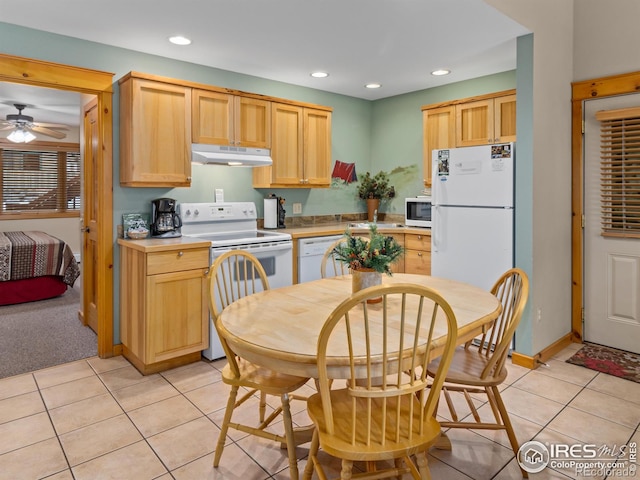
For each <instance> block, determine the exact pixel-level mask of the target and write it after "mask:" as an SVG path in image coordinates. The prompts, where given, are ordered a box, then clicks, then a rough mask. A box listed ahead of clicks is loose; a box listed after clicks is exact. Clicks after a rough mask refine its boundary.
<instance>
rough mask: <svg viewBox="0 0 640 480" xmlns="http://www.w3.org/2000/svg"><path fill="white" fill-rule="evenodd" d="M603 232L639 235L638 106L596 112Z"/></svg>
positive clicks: (639, 126) (639, 114)
mask: <svg viewBox="0 0 640 480" xmlns="http://www.w3.org/2000/svg"><path fill="white" fill-rule="evenodd" d="M596 119H597V120H599V121H600V147H601V148H600V202H601V228H602V235H604V236H617V237H636V238H640V107H637V108H625V109H620V110H608V111H601V112H597V113H596Z"/></svg>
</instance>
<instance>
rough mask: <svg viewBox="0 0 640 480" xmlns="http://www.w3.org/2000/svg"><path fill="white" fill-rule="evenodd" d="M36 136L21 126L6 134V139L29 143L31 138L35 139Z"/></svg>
mask: <svg viewBox="0 0 640 480" xmlns="http://www.w3.org/2000/svg"><path fill="white" fill-rule="evenodd" d="M35 138H36V136H35V135H34V134H33V133H31V132H29V131H26V130H23V129H21V128H19V129H17V130H14V131H13V132H11V133H10V134H9V135H8V136H7V140H9V141H11V142H13V143H29V142H30V141H32V140H35Z"/></svg>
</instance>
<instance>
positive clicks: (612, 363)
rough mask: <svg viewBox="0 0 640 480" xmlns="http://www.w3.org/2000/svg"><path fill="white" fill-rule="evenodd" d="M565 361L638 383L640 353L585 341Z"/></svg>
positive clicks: (639, 379)
mask: <svg viewBox="0 0 640 480" xmlns="http://www.w3.org/2000/svg"><path fill="white" fill-rule="evenodd" d="M567 363H572V364H574V365H580V366H581V367H586V368H589V369H591V370H596V371H598V372H602V373H606V374H608V375H614V376H616V377H620V378H624V379H626V380H631V381H632V382H636V383H640V355H638V354H636V353H631V352H626V351H624V350H617V349H615V348H611V347H604V346H602V345H596V344H593V343H585V344H584V346H583V347H582V348H581V349H580V350H578V351H577V352H576V353H575V354H574V355H573V356H572V357H571V358H570V359H568V360H567Z"/></svg>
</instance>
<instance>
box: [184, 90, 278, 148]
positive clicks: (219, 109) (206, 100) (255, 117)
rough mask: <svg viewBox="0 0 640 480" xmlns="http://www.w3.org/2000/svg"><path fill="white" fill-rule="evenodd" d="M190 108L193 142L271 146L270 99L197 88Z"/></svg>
mask: <svg viewBox="0 0 640 480" xmlns="http://www.w3.org/2000/svg"><path fill="white" fill-rule="evenodd" d="M191 112H192V118H191V123H192V140H193V142H194V143H208V144H212V145H234V146H242V147H252V148H270V146H271V102H270V101H268V100H261V99H258V98H252V97H244V96H240V95H231V94H228V93H222V92H214V91H208V90H197V89H194V90H193V92H192V108H191Z"/></svg>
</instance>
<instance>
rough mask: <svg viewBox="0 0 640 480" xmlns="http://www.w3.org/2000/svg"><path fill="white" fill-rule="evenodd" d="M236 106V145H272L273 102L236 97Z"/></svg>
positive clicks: (253, 146)
mask: <svg viewBox="0 0 640 480" xmlns="http://www.w3.org/2000/svg"><path fill="white" fill-rule="evenodd" d="M234 104H235V107H234V140H235V145H239V146H243V147H252V148H270V147H271V102H269V101H267V100H259V99H256V98H248V97H236V98H235V102H234Z"/></svg>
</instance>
